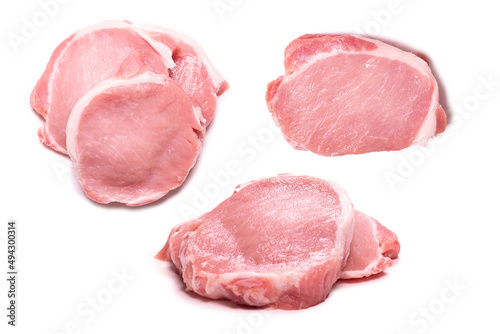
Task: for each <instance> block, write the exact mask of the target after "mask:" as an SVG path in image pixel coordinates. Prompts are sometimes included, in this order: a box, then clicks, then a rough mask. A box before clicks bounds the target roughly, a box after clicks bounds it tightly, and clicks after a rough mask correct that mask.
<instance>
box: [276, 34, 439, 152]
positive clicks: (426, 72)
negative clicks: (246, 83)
mask: <svg viewBox="0 0 500 334" xmlns="http://www.w3.org/2000/svg"><path fill="white" fill-rule="evenodd" d="M352 36H354V37H356V38H359V39H362V40H365V41H368V42H371V43H374V44H376V45H377V46H378V48H377V49H376V50H374V51H354V52H353V51H343V50H333V51H330V52H322V53H319V54H317V55H315V56H313V57H311V59H309V60H308V62H307V63H306V64H305V65H303V66H302V67H301V68H300V69H299V70H298V71H296V72H293V73H291V74H289V75H285V76H284V78H283V81H285V80H287V79H288V78H291V79H292V78H294V77H295V76H298V75H300V74H301V73H302V72H304V71H305V70H307V69H308V68H309V67H310V66H311V65H312V64H314V63H315V62H317V61H319V60H322V59H326V58H328V57H331V56H334V55H338V54H353V55H356V54H360V55H366V54H370V55H373V56H376V57H381V58H387V59H390V60H397V61H400V62H403V63H406V64H408V65H410V66H411V67H412V68H415V69H417V70H418V71H419V72H420V73H421V74H422V75H423V76H425V77H428V78H430V79H431V80H432V84H433V86H434V90H433V92H432V100H431V104H430V107H429V110H428V112H427V116H426V117H425V119H424V122H423V123H422V126H421V127H420V130H419V131H418V133H417V135H416V136H415V138H414V140H413V144H419V145H424V146H425V145H426V144H427V141H428V140H429V138H430V137H432V136H433V135H434V134H435V132H436V126H437V120H436V110H437V109H438V108H439V89H438V84H437V81H436V78H435V77H434V75H433V74H432V72H431V69H430V67H429V65H428V64H427V63H426V62H425V61H424V60H423V59H421V58H420V57H418V56H416V55H414V54H413V53H411V52H406V51H403V50H401V49H399V48H396V47H394V46H391V45H389V44H386V43H384V42H381V41H378V40H375V39H371V38H366V37H362V36H359V35H352ZM275 98H276V96H275V97H273V99H272V102H273V103H274V99H275ZM276 121H277V118H276ZM285 137H286V138H287V139H288V137H287V136H286V135H285ZM289 142H290V140H289ZM292 142H293V141H292ZM293 143H294V142H293ZM295 147H296V148H301V147H304V145H300V144H298V143H296V146H295Z"/></svg>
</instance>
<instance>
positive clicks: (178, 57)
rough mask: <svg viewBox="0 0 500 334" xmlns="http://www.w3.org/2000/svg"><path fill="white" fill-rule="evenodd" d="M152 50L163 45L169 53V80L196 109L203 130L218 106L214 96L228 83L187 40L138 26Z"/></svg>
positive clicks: (178, 35) (164, 29) (199, 50)
mask: <svg viewBox="0 0 500 334" xmlns="http://www.w3.org/2000/svg"><path fill="white" fill-rule="evenodd" d="M140 28H141V29H143V30H145V31H146V32H147V33H148V34H149V36H150V37H151V39H152V40H153V41H155V42H156V43H151V45H152V46H153V47H155V48H160V49H161V48H162V46H163V45H165V46H167V47H168V48H169V49H171V50H172V58H173V61H174V62H175V66H174V67H173V68H172V69H171V70H170V76H171V78H172V79H173V80H174V81H176V82H177V83H178V84H179V85H180V86H181V87H182V89H184V91H185V92H186V93H188V94H189V96H191V98H192V100H193V104H194V105H195V108H196V109H197V111H198V112H199V114H200V116H201V117H200V119H201V122H202V124H203V125H204V126H205V127H206V126H207V125H208V124H209V123H210V121H211V120H212V118H213V116H214V113H215V108H216V105H217V96H218V95H221V94H222V93H224V92H225V91H226V89H228V88H229V85H228V83H227V82H226V81H225V80H224V79H223V78H222V76H221V75H220V74H219V73H218V72H217V71H216V70H215V68H214V67H213V65H212V63H211V62H210V60H209V59H208V57H207V56H206V55H205V52H204V51H203V50H202V49H201V47H200V46H199V45H198V44H197V43H196V42H195V41H193V40H192V39H190V38H189V37H187V36H184V35H181V34H179V33H177V32H175V31H172V30H169V29H166V28H163V27H158V26H141V27H140Z"/></svg>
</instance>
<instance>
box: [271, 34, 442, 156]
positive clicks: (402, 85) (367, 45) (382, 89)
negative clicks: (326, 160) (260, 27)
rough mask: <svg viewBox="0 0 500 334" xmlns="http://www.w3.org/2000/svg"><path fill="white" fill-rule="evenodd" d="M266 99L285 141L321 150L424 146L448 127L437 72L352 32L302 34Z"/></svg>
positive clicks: (357, 151)
mask: <svg viewBox="0 0 500 334" xmlns="http://www.w3.org/2000/svg"><path fill="white" fill-rule="evenodd" d="M284 64H285V75H284V76H280V77H279V78H278V79H276V80H274V81H272V82H270V83H269V85H268V89H267V94H266V100H267V104H268V108H269V110H270V112H271V113H272V115H273V118H274V119H275V121H276V123H277V124H278V125H279V126H280V127H281V130H282V132H283V135H284V136H285V138H286V140H287V141H288V142H289V143H290V144H291V145H292V146H293V147H294V148H296V149H299V150H309V151H312V152H314V153H317V154H320V155H324V156H336V155H345V154H361V153H367V152H373V151H392V150H401V149H403V148H406V147H408V146H410V145H411V144H412V143H417V144H421V145H425V144H426V143H427V141H428V139H429V138H430V137H432V136H434V135H435V134H436V133H440V132H443V131H444V129H445V127H446V113H445V111H444V110H443V108H442V107H441V105H440V103H439V90H438V84H437V82H436V79H435V78H434V76H433V75H432V73H431V70H430V68H429V66H428V64H427V63H426V62H425V61H424V60H423V59H421V58H419V57H417V56H416V55H414V54H412V53H410V52H405V51H402V50H400V49H398V48H396V47H394V46H391V45H388V44H386V43H384V42H381V41H378V40H374V39H370V38H366V37H362V36H354V35H304V36H301V37H299V38H297V39H295V40H294V41H292V42H291V43H290V44H289V45H288V46H287V48H286V50H285V63H284Z"/></svg>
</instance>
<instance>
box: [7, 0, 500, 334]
mask: <svg viewBox="0 0 500 334" xmlns="http://www.w3.org/2000/svg"><path fill="white" fill-rule="evenodd" d="M61 2H62V0H61ZM220 3H225V4H229V6H231V8H230V10H227V11H226V12H224V13H222V15H219V14H220V13H218V12H217V10H216V9H215V8H214V1H213V0H204V1H167V0H163V1H154V0H141V1H130V0H120V1H118V0H116V1H111V0H107V1H103V0H99V1H98V0H85V1H83V0H67V3H66V4H61V5H59V8H58V9H57V10H55V12H54V13H53V17H50V18H49V19H48V22H46V24H45V25H44V26H43V27H40V29H39V31H38V32H37V33H36V34H34V36H30V37H29V38H27V39H26V41H25V42H26V43H24V44H22V45H19V46H18V48H17V50H16V48H14V47H13V46H12V44H11V43H10V42H9V39H8V36H12V34H18V35H21V29H22V25H23V24H24V23H23V22H24V21H23V20H25V19H26V20H29V21H33V16H36V15H38V14H39V13H40V11H41V10H42V7H41V5H40V4H39V3H38V2H37V1H34V0H24V1H9V2H5V3H4V4H3V5H2V7H3V8H2V12H1V14H0V22H1V26H2V40H1V57H2V58H1V61H0V67H1V69H2V71H1V73H2V76H1V80H0V86H1V87H0V92H1V93H0V94H1V102H2V110H3V112H2V114H3V118H2V122H0V135H1V140H0V145H1V157H2V160H1V163H0V164H1V166H0V168H1V172H0V178H1V187H0V189H1V195H0V196H1V198H0V199H1V200H0V223H1V230H0V239H1V240H0V241H1V246H0V247H1V250H0V252H1V255H0V259H1V262H2V264H1V267H2V268H3V269H2V272H4V273H5V272H6V247H5V245H6V242H5V241H6V240H5V236H6V235H5V231H6V223H7V220H8V219H15V220H16V221H17V224H18V238H19V240H18V247H19V252H18V267H19V281H18V292H19V295H18V326H17V327H16V328H10V326H7V325H6V320H7V318H6V317H5V315H4V314H5V313H6V310H5V307H4V305H5V306H6V303H7V298H6V293H7V286H6V281H5V279H3V278H2V280H1V282H2V283H1V284H0V295H1V296H2V298H1V302H0V304H1V309H2V310H4V311H2V312H1V315H0V319H2V320H1V322H2V324H1V325H0V326H1V328H2V333H4V328H9V333H11V332H12V333H14V332H17V333H30V334H34V333H43V334H48V333H54V334H55V333H166V332H169V333H181V332H182V333H221V334H222V333H246V334H250V333H285V332H287V333H305V332H308V333H362V332H370V333H394V334H402V333H410V334H413V333H452V332H457V333H470V332H474V333H480V332H483V333H498V332H499V330H500V325H499V323H498V314H499V312H500V307H499V304H498V300H499V299H500V289H499V284H498V274H499V270H498V255H499V254H500V246H499V242H498V236H499V233H500V228H499V223H500V219H499V215H498V212H497V209H498V202H499V200H500V196H499V195H498V189H499V187H500V178H499V176H498V171H499V170H500V162H499V158H498V156H499V153H498V152H499V150H498V144H499V143H500V141H499V139H500V135H499V131H498V128H499V122H500V114H499V111H498V110H499V106H500V99H499V95H500V87H499V86H497V87H494V88H492V92H491V93H490V94H489V96H487V97H482V98H481V99H478V98H477V97H475V94H476V93H477V92H479V93H483V95H484V94H486V93H488V90H487V89H486V87H484V86H482V83H481V80H482V79H481V78H483V79H485V80H486V79H487V78H488V77H491V79H492V80H494V81H496V82H498V81H500V69H499V68H498V59H500V43H498V32H499V28H500V24H499V17H498V10H496V9H495V8H494V7H493V3H494V2H493V1H490V0H476V1H470V2H465V1H461V2H452V1H436V0H420V1H416V0H414V1H410V0H400V1H399V5H398V6H396V10H394V8H393V5H390V3H391V1H389V0H376V1H373V0H370V1H368V0H367V1H313V0H307V1H269V0H268V1H264V0H242V1H240V0H232V1H231V0H222V1H220ZM463 3H467V5H463ZM388 9H392V11H393V14H390V15H382V16H381V15H378V20H379V21H377V19H376V18H375V17H376V16H377V13H381V12H382V13H387V10H388ZM384 11H385V12H384ZM115 18H120V19H129V20H132V21H140V22H144V23H152V24H159V25H163V26H166V27H168V28H171V29H175V30H177V31H179V32H182V33H185V34H187V35H189V36H190V37H192V38H193V39H195V40H197V41H198V42H199V43H200V44H201V45H202V47H203V48H204V49H205V51H206V52H207V54H208V56H209V57H210V59H211V60H212V62H213V63H214V65H215V66H216V68H217V69H218V70H219V71H220V72H221V73H222V75H223V76H224V77H225V78H226V79H227V81H228V82H229V83H230V85H231V88H230V89H229V90H228V91H227V92H226V93H225V94H224V96H223V97H222V98H220V99H219V105H218V110H217V114H216V117H215V119H214V120H213V122H212V124H211V126H210V127H209V129H208V133H207V136H206V138H205V140H204V143H203V145H204V147H203V150H202V153H201V155H200V157H199V160H198V162H197V164H196V166H195V168H194V169H193V170H192V171H191V174H190V176H189V177H188V179H187V180H186V182H185V183H184V185H183V186H182V187H181V188H179V189H178V190H176V191H173V192H172V193H171V194H169V195H168V196H166V198H164V199H163V200H160V201H158V202H156V203H155V204H152V205H148V206H144V207H140V208H126V207H124V206H122V205H107V206H106V205H99V204H96V203H94V202H92V201H91V200H89V199H88V198H87V197H85V195H84V194H83V193H82V191H81V190H80V187H79V185H78V183H77V181H76V180H75V178H74V176H73V174H72V170H71V167H70V164H69V161H68V158H66V157H65V156H62V155H60V154H57V153H55V152H54V151H52V150H50V149H47V148H46V147H44V145H42V144H41V143H40V142H39V141H38V137H37V134H36V132H37V129H38V128H39V127H40V125H42V120H41V118H40V117H39V116H38V115H37V114H36V113H35V112H33V111H32V109H31V108H30V105H29V94H30V92H31V90H32V88H33V86H34V85H35V83H36V81H37V80H38V78H39V76H40V75H41V74H42V72H43V70H44V67H45V65H46V63H47V61H48V59H49V57H50V55H51V53H52V51H53V49H54V48H55V47H56V46H57V45H58V44H59V43H60V42H61V41H62V40H63V39H64V38H66V37H67V36H68V35H70V34H71V33H72V32H74V31H75V30H77V29H79V28H82V27H84V26H87V25H90V24H93V23H97V22H100V21H103V20H107V19H115ZM42 23H43V22H42ZM324 32H327V33H353V32H360V33H368V34H370V35H372V36H374V37H379V38H383V39H385V40H389V41H393V42H397V43H400V44H403V45H406V46H408V47H410V46H411V48H412V49H414V50H417V51H420V52H422V53H424V54H426V55H427V57H428V58H429V59H430V61H431V63H432V66H433V70H434V71H435V74H436V76H437V77H438V78H439V82H440V85H441V88H442V90H443V91H444V92H445V95H446V99H445V98H444V96H442V100H443V106H444V107H445V108H446V109H447V111H448V112H449V114H452V117H451V122H452V124H450V126H449V128H448V129H447V131H446V132H445V134H444V135H441V136H439V137H438V138H437V139H438V141H434V142H433V144H432V143H431V144H432V145H431V146H429V147H428V150H427V151H425V150H424V149H423V148H421V147H410V148H409V149H406V150H403V151H400V152H382V153H370V154H365V155H360V156H346V157H337V158H335V157H333V158H328V157H320V156H316V155H314V154H312V153H310V152H301V151H295V150H293V149H292V148H291V147H290V146H289V145H288V144H287V143H286V142H285V140H284V139H283V138H282V137H281V135H280V134H279V133H274V134H273V135H270V133H271V130H270V129H271V127H270V126H269V122H270V120H271V117H270V114H269V112H268V111H267V108H266V104H265V100H264V94H265V90H266V84H267V82H269V81H271V80H273V79H275V78H276V77H277V76H278V75H280V74H282V72H283V65H282V62H283V50H284V48H285V47H286V45H287V44H288V43H289V42H290V41H291V40H292V39H294V38H296V37H298V36H300V35H302V34H305V33H324ZM9 34H10V35H9ZM464 105H465V108H464ZM467 108H468V110H467ZM461 109H462V110H463V111H464V112H463V113H462V114H460V110H461ZM259 136H260V139H257V140H258V142H257V144H258V145H257V146H258V148H259V150H257V149H256V148H253V149H252V148H251V147H252V146H251V145H252V144H251V143H252V138H253V137H257V138H259ZM238 148H239V149H238ZM252 150H253V152H254V153H255V154H252V153H251V151H252ZM426 152H427V153H426ZM229 161H236V163H238V164H239V166H240V168H239V169H238V170H237V173H235V175H232V176H231V177H230V178H229V181H228V182H226V183H227V184H222V186H217V187H214V186H213V184H212V185H210V184H211V183H213V181H212V178H211V176H210V172H212V173H219V174H220V173H221V172H222V171H224V170H225V169H226V164H227V163H228V162H229ZM68 166H69V167H68ZM403 166H404V168H405V170H401V171H402V172H403V174H404V176H403V177H402V179H400V180H399V181H400V182H399V183H397V184H395V185H394V186H393V187H390V185H389V183H388V182H387V180H386V177H387V175H388V173H394V174H397V173H398V169H401V168H403ZM285 172H288V173H295V174H310V175H314V176H319V177H323V178H325V179H330V180H334V181H336V182H338V183H340V184H341V185H343V186H344V187H345V188H346V190H347V191H348V193H349V194H350V196H351V198H352V200H353V202H354V204H355V206H356V207H357V208H358V209H359V210H362V211H364V212H366V213H367V214H369V215H371V216H373V217H375V218H377V219H378V220H380V221H381V222H382V223H383V224H385V225H386V226H387V227H389V228H390V229H392V230H393V231H395V232H396V233H397V234H398V236H399V239H400V242H401V245H402V250H401V254H400V258H399V260H397V261H396V262H395V264H394V266H393V267H392V268H389V269H388V270H386V272H385V274H383V275H379V277H377V278H376V279H371V280H365V281H364V282H359V281H358V282H339V283H338V284H336V285H335V287H334V289H333V291H332V292H331V294H330V296H329V297H328V298H327V300H326V301H325V302H323V303H321V304H319V305H317V306H315V307H312V308H309V309H306V310H301V311H274V312H273V311H260V310H253V309H248V308H242V307H238V306H233V305H232V304H230V303H227V302H219V301H210V300H206V299H203V298H198V297H196V296H193V295H191V294H188V293H186V292H184V291H183V289H184V287H183V284H182V282H181V280H180V278H179V277H178V276H177V275H176V274H175V273H174V272H173V271H172V269H171V267H170V266H169V265H168V264H165V263H161V262H158V261H155V260H154V259H153V256H154V255H155V253H156V252H157V251H158V250H159V249H160V248H161V247H162V246H163V244H164V242H165V241H166V239H167V236H168V233H169V231H170V229H171V228H172V227H173V226H174V225H176V224H178V223H180V222H182V221H184V220H186V218H188V216H187V214H185V213H183V212H182V211H181V208H184V209H186V208H189V207H191V208H192V207H193V206H194V205H195V204H196V205H198V209H199V211H200V212H205V211H208V210H210V209H211V208H213V207H215V206H216V205H217V204H218V203H219V202H221V201H222V200H223V199H225V198H226V197H228V196H229V195H230V194H231V193H232V191H233V188H234V187H235V186H236V185H237V184H239V183H243V182H247V181H249V180H252V179H255V178H258V177H262V176H272V175H275V174H277V173H285ZM207 187H208V188H207ZM210 187H211V188H210ZM207 189H208V192H209V194H208V196H207V194H206V191H207ZM203 193H205V195H203V196H204V197H205V198H206V201H205V202H206V203H202V202H203V201H202V200H201V199H200V198H201V197H200V196H201V195H200V194H203ZM195 198H197V199H198V202H193V201H194V199H195ZM123 270H124V271H125V272H126V273H127V275H128V276H131V277H133V278H131V279H130V280H129V281H127V282H126V283H125V284H126V285H123V284H122V286H121V285H120V284H119V283H117V282H115V281H114V278H113V277H114V273H116V272H121V271H123ZM1 277H4V274H2V275H1ZM110 283H111V284H114V285H113V286H114V287H115V288H121V291H120V292H116V290H114V291H115V293H112V292H110V290H109V287H108V285H109V284H110ZM450 284H451V285H453V284H458V285H459V286H460V287H459V288H458V290H457V291H455V292H453V291H451V290H447V289H449V288H448V286H449V285H450ZM443 294H444V295H443ZM96 297H99V298H100V300H101V302H105V303H106V305H104V306H103V307H102V310H101V311H99V312H95V314H93V315H92V314H91V313H92V312H89V310H90V307H89V306H88V305H87V302H88V301H89V300H90V299H91V298H96ZM89 298H90V299H89ZM99 298H98V299H99ZM78 310H80V311H78ZM425 312H428V315H424V313H425Z"/></svg>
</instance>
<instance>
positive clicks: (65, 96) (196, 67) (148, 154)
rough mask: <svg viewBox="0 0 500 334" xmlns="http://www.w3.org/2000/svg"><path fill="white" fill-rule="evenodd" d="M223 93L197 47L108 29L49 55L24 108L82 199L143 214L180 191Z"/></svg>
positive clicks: (123, 24)
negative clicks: (65, 160) (67, 161)
mask: <svg viewBox="0 0 500 334" xmlns="http://www.w3.org/2000/svg"><path fill="white" fill-rule="evenodd" d="M227 88H228V84H227V82H226V81H225V80H224V79H223V78H222V77H221V76H220V74H219V73H218V72H217V71H216V70H215V68H214V67H213V65H212V64H211V63H210V61H209V60H208V58H207V56H206V55H205V53H204V52H203V50H202V49H201V47H200V46H199V45H198V44H197V43H196V42H194V41H192V40H191V39H189V38H187V37H185V36H183V35H180V34H178V33H176V32H173V31H171V30H167V29H165V28H162V27H157V26H142V27H137V26H134V25H132V23H131V22H129V21H119V20H114V21H106V22H103V23H100V24H96V25H93V26H90V27H87V28H84V29H81V30H79V31H77V32H76V33H74V34H73V35H71V36H70V37H68V38H67V39H66V40H65V41H63V42H62V43H61V44H60V45H59V46H58V47H57V48H56V50H55V51H54V53H53V54H52V57H51V59H50V61H49V63H48V65H47V67H46V69H45V72H44V73H43V75H42V77H41V78H40V79H39V80H38V82H37V84H36V86H35V88H34V89H33V92H32V94H31V105H32V107H33V108H34V109H35V110H36V111H37V112H38V113H39V114H40V115H42V116H43V117H44V119H45V123H44V125H43V126H42V127H41V128H40V130H39V137H40V139H41V140H42V142H43V143H45V144H46V145H47V146H49V147H52V148H53V149H55V150H57V151H59V152H61V153H66V154H69V155H70V157H71V158H72V160H73V162H74V166H75V173H76V175H77V178H78V180H79V181H80V183H81V185H82V188H83V190H84V191H85V193H86V194H87V195H88V196H89V197H90V198H91V199H93V200H95V201H97V202H101V203H109V202H115V201H116V202H123V203H126V204H127V205H142V204H147V203H149V202H152V201H154V200H156V199H158V198H160V197H162V196H163V195H165V194H166V193H167V192H168V191H170V190H171V189H174V188H176V187H178V186H179V185H180V184H182V182H183V181H184V179H185V178H186V176H187V174H188V173H189V170H190V169H191V167H192V166H193V164H194V163H195V161H196V158H197V156H198V153H199V151H200V147H201V139H202V138H203V136H204V134H205V130H206V127H207V126H208V124H209V123H210V121H211V120H212V118H213V116H214V113H215V109H216V104H217V101H216V99H217V96H218V95H220V94H222V93H223V92H224V91H225V90H226V89H227Z"/></svg>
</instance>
